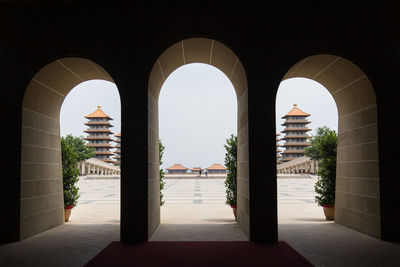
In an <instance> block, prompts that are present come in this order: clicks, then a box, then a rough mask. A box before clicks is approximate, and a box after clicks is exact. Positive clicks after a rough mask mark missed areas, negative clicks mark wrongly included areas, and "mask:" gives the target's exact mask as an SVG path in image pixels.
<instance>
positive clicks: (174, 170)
mask: <svg viewBox="0 0 400 267" xmlns="http://www.w3.org/2000/svg"><path fill="white" fill-rule="evenodd" d="M166 170H167V171H168V174H185V173H187V171H188V170H189V168H186V167H185V166H182V164H174V165H172V166H171V167H169V168H166Z"/></svg>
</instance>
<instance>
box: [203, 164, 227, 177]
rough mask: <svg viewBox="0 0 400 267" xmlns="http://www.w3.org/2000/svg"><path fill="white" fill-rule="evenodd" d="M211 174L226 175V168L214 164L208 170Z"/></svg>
mask: <svg viewBox="0 0 400 267" xmlns="http://www.w3.org/2000/svg"><path fill="white" fill-rule="evenodd" d="M206 170H207V172H208V173H209V174H222V173H226V167H224V166H222V165H221V164H217V163H214V164H213V165H211V166H210V167H208V168H206Z"/></svg>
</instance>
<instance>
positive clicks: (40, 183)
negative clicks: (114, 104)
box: [19, 57, 113, 239]
mask: <svg viewBox="0 0 400 267" xmlns="http://www.w3.org/2000/svg"><path fill="white" fill-rule="evenodd" d="M93 79H101V80H106V81H109V82H113V79H112V78H111V77H110V75H109V74H108V73H107V72H106V71H105V70H104V69H103V68H102V67H101V66H99V65H98V64H96V63H94V62H93V61H90V60H87V59H83V58H76V57H68V58H61V59H58V60H55V61H53V62H51V63H49V64H47V65H46V66H44V67H43V68H42V69H41V70H40V71H39V72H37V73H36V74H35V76H34V77H33V78H32V80H31V82H30V83H29V84H28V87H27V89H26V91H25V95H24V99H23V104H22V125H21V131H22V133H21V136H22V137H21V187H20V188H21V193H20V233H19V238H20V239H24V238H27V237H29V236H32V235H34V234H37V233H40V232H43V231H46V230H48V229H50V228H53V227H55V226H57V225H61V224H63V223H64V201H63V179H62V165H61V146H60V109H61V105H62V103H63V101H64V99H65V97H66V95H67V94H68V93H69V92H70V91H71V90H72V89H73V88H74V87H75V86H77V85H78V84H80V83H82V82H84V81H88V80H93Z"/></svg>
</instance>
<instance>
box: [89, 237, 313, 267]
mask: <svg viewBox="0 0 400 267" xmlns="http://www.w3.org/2000/svg"><path fill="white" fill-rule="evenodd" d="M85 266H87V267H91V266H108V267H109V266H163V267H164V266H174V267H178V266H188V267H197V266H205V267H211V266H218V267H222V266H229V267H232V266H249V267H250V266H251V267H253V266H312V265H311V263H309V262H308V261H307V260H306V259H305V258H304V257H303V256H301V255H300V254H299V253H297V252H296V251H295V250H294V249H292V248H291V247H290V246H289V245H288V244H287V243H286V242H282V241H280V242H277V243H274V244H259V243H254V242H247V241H238V242H237V241H234V242H224V241H221V242H146V243H141V244H137V245H127V244H123V243H120V242H112V243H111V244H110V245H108V246H107V247H106V248H105V249H104V250H102V251H101V252H100V253H99V254H97V255H96V257H94V258H93V259H92V260H90V261H89V262H88V263H87V264H86V265H85Z"/></svg>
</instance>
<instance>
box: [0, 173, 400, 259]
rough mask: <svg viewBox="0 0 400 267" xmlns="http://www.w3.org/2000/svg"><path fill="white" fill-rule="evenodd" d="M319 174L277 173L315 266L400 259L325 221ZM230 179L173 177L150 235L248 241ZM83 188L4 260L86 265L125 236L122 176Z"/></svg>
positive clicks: (8, 249)
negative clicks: (62, 219) (63, 214)
mask: <svg viewBox="0 0 400 267" xmlns="http://www.w3.org/2000/svg"><path fill="white" fill-rule="evenodd" d="M315 181H316V179H315V177H314V178H290V177H286V178H283V177H281V178H280V179H278V222H279V225H278V227H279V239H280V240H284V241H286V242H288V243H289V244H290V245H291V246H292V247H293V248H295V249H296V250H297V251H298V252H299V253H300V254H302V255H303V256H304V257H306V258H307V259H308V260H309V261H310V262H311V263H313V264H314V265H315V266H400V259H399V258H398V257H396V255H400V246H399V245H398V244H395V243H389V242H383V241H380V240H378V239H376V238H373V237H370V236H367V235H365V234H362V233H359V232H357V231H354V230H352V229H349V228H347V227H344V226H342V225H339V224H335V223H333V222H328V221H326V220H325V218H324V215H323V212H322V208H321V207H318V206H317V205H316V203H315V202H314V196H315V193H314V183H315ZM223 182H224V180H223V179H212V178H211V179H210V178H208V179H204V178H200V179H166V186H165V190H164V199H165V205H164V206H162V207H161V225H160V227H158V229H157V230H156V231H155V233H154V234H153V236H152V237H151V240H154V241H155V240H159V241H171V240H175V241H183V240H192V241H194V240H197V241H205V240H218V241H223V240H247V238H246V236H245V235H244V234H243V232H242V231H241V229H240V227H239V226H238V225H237V224H236V222H235V220H234V216H233V213H232V210H231V208H230V207H229V206H228V205H226V204H225V187H224V184H223ZM78 187H79V188H80V190H79V191H80V194H81V197H80V199H79V202H78V205H77V207H75V208H74V209H73V211H72V214H71V217H70V222H68V223H65V224H63V225H61V226H58V227H55V228H53V229H50V230H49V231H46V232H43V233H40V234H37V235H35V236H33V237H30V238H27V239H25V240H23V241H21V242H15V243H11V244H6V245H1V246H0V255H1V257H0V266H47V267H50V266H57V267H61V266H68V267H70V266H82V265H84V264H85V263H86V262H88V261H89V260H90V259H91V258H93V257H94V256H95V255H96V254H97V253H99V252H100V251H101V250H102V249H103V248H105V247H106V246H107V245H108V244H109V243H110V242H111V241H116V240H119V226H120V180H119V179H85V178H84V177H81V179H80V181H79V183H78ZM133 208H134V207H133ZM333 244H338V245H337V246H335V245H333ZM339 244H340V245H339ZM66 252H67V257H65V256H66ZM21 255H24V257H21ZM27 261H28V262H29V264H27Z"/></svg>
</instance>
